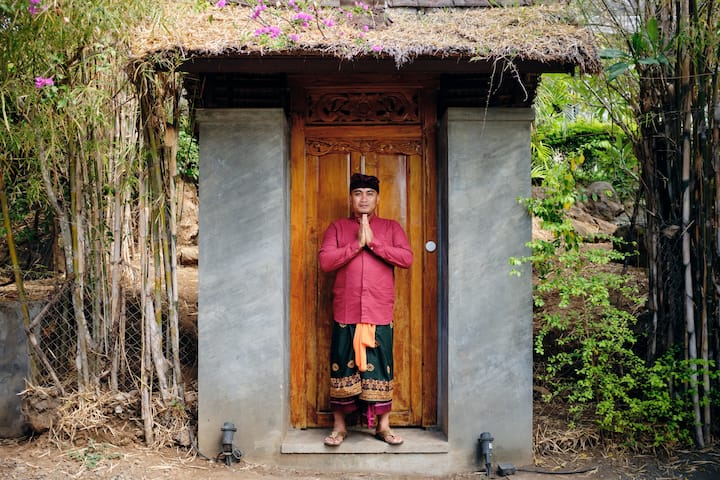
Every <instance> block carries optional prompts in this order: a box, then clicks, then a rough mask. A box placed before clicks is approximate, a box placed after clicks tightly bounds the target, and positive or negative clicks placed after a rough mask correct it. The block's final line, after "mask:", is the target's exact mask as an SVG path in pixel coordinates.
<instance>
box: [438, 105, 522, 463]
mask: <svg viewBox="0 0 720 480" xmlns="http://www.w3.org/2000/svg"><path fill="white" fill-rule="evenodd" d="M532 119H533V114H532V111H531V110H530V109H472V108H467V109H465V108H451V109H449V110H448V112H447V114H446V118H445V119H444V123H445V124H446V125H447V139H446V141H447V176H448V178H447V207H448V212H447V218H448V232H447V236H448V246H447V247H448V252H447V258H448V265H447V288H448V314H447V320H446V321H447V342H448V343H447V351H446V352H444V355H445V356H446V359H447V360H446V361H447V365H446V375H447V392H446V394H447V399H446V402H447V403H446V405H445V408H446V411H445V413H444V418H445V419H446V420H445V421H446V422H447V425H445V428H446V431H447V433H448V440H449V442H450V448H451V452H452V454H453V456H455V457H456V460H457V462H458V463H461V464H463V463H466V462H467V463H468V464H472V462H473V461H474V460H475V456H476V452H477V445H478V438H479V436H480V433H481V432H484V431H488V432H490V433H491V434H492V435H493V436H494V437H495V442H494V451H495V459H494V460H497V461H510V462H515V463H516V464H524V463H529V462H530V461H531V459H532V438H533V437H532V296H531V293H532V285H531V271H530V268H529V267H528V266H525V267H523V268H522V269H521V270H522V275H521V276H520V277H516V276H512V275H510V270H511V267H510V266H509V264H508V260H509V258H510V257H513V256H515V257H519V256H523V255H526V254H528V253H529V252H528V250H527V249H526V247H525V243H526V242H528V241H529V240H530V239H531V232H532V226H531V220H530V216H529V215H528V213H527V211H526V210H525V208H524V207H523V206H522V205H520V204H519V203H518V198H519V197H524V198H527V197H529V196H530V194H531V189H530V123H531V121H532Z"/></svg>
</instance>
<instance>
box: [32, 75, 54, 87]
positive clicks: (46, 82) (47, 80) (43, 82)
mask: <svg viewBox="0 0 720 480" xmlns="http://www.w3.org/2000/svg"><path fill="white" fill-rule="evenodd" d="M53 85H55V81H54V80H53V79H52V77H35V88H43V87H52V86H53Z"/></svg>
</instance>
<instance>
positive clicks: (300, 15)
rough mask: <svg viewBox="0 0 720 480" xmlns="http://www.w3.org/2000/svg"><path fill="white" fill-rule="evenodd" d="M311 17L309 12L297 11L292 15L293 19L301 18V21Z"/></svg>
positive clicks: (306, 20) (308, 19)
mask: <svg viewBox="0 0 720 480" xmlns="http://www.w3.org/2000/svg"><path fill="white" fill-rule="evenodd" d="M312 19H313V16H312V15H310V14H309V13H305V12H298V13H296V14H295V15H293V20H302V22H303V23H305V22H309V21H310V20H312Z"/></svg>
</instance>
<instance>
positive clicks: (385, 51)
mask: <svg viewBox="0 0 720 480" xmlns="http://www.w3.org/2000/svg"><path fill="white" fill-rule="evenodd" d="M197 5H198V3H197V2H196V1H188V0H179V1H173V2H162V5H161V6H160V8H161V13H160V14H159V16H158V17H157V18H155V19H149V20H148V21H146V22H145V23H144V24H143V25H142V26H141V27H140V28H139V29H138V31H137V32H135V34H134V35H133V44H132V51H133V55H134V56H135V57H137V58H142V57H146V56H149V55H151V54H160V55H161V56H162V55H163V54H166V55H172V54H175V53H176V52H181V53H182V54H183V55H184V56H186V57H195V56H201V57H202V56H211V57H212V56H220V55H223V56H246V55H247V56H262V55H283V56H288V55H292V56H325V57H334V58H337V59H340V60H353V59H357V58H363V57H368V56H370V54H371V53H370V50H369V49H370V47H371V46H373V45H378V46H382V53H380V54H378V56H380V57H382V58H392V59H394V61H395V63H396V64H397V66H398V67H399V66H402V65H405V64H407V63H410V62H412V61H413V60H414V59H416V58H418V57H439V58H456V59H460V60H464V61H470V60H484V61H490V62H494V61H497V60H508V61H538V62H542V63H549V62H557V63H562V64H568V65H576V66H578V67H579V69H580V70H581V71H582V72H589V73H593V72H598V71H599V70H600V68H601V66H600V60H599V57H598V54H597V51H596V47H595V44H594V41H593V38H592V36H591V34H590V33H589V32H588V31H587V30H586V29H584V28H581V27H579V26H578V25H577V24H576V22H575V21H574V19H573V18H572V17H571V16H569V14H568V13H567V11H568V8H567V6H563V5H536V6H528V7H508V8H443V9H440V8H432V9H410V8H402V9H398V8H393V9H386V10H385V11H378V12H377V13H376V14H373V15H372V16H367V17H365V19H363V20H362V21H361V22H358V21H357V17H356V18H355V20H353V22H354V25H350V24H348V22H346V21H344V20H342V17H341V13H340V10H339V9H337V8H335V9H332V8H324V9H322V10H321V12H322V13H321V14H320V15H319V16H318V17H319V18H330V17H334V18H336V19H337V22H336V25H335V26H333V27H330V28H322V31H321V29H320V28H318V25H314V26H311V27H310V28H306V29H301V30H298V35H299V40H298V41H297V42H295V43H292V42H289V43H288V44H285V45H280V46H276V47H274V48H272V49H268V48H267V47H266V46H263V45H262V44H261V43H260V42H259V41H258V39H257V37H256V36H255V35H254V32H255V30H256V29H258V28H260V27H262V26H263V23H261V22H260V21H258V20H254V19H253V18H252V9H251V8H250V7H246V6H242V5H238V4H229V5H228V6H227V7H225V8H215V7H213V6H207V7H206V8H198V6H197ZM269 12H270V9H268V10H267V11H266V12H263V14H262V16H261V19H265V21H266V22H267V23H266V24H268V25H269V24H271V23H272V24H276V25H289V24H290V23H289V21H288V19H289V17H290V13H289V12H287V11H285V12H282V13H281V14H279V16H278V17H274V18H273V17H272V15H271V14H270V13H269ZM363 22H364V23H365V24H369V27H370V28H369V31H368V32H367V33H366V34H364V35H365V40H366V41H358V34H359V32H360V31H361V28H360V27H362V23H363Z"/></svg>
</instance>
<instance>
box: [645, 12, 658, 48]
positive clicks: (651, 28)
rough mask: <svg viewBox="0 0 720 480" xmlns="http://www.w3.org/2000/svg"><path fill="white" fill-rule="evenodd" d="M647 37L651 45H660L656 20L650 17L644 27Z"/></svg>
mask: <svg viewBox="0 0 720 480" xmlns="http://www.w3.org/2000/svg"><path fill="white" fill-rule="evenodd" d="M645 28H646V31H647V36H648V38H649V39H650V42H651V43H652V44H653V45H658V44H659V43H660V27H659V26H658V21H657V18H654V17H651V18H650V19H649V20H648V22H647V25H645Z"/></svg>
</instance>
